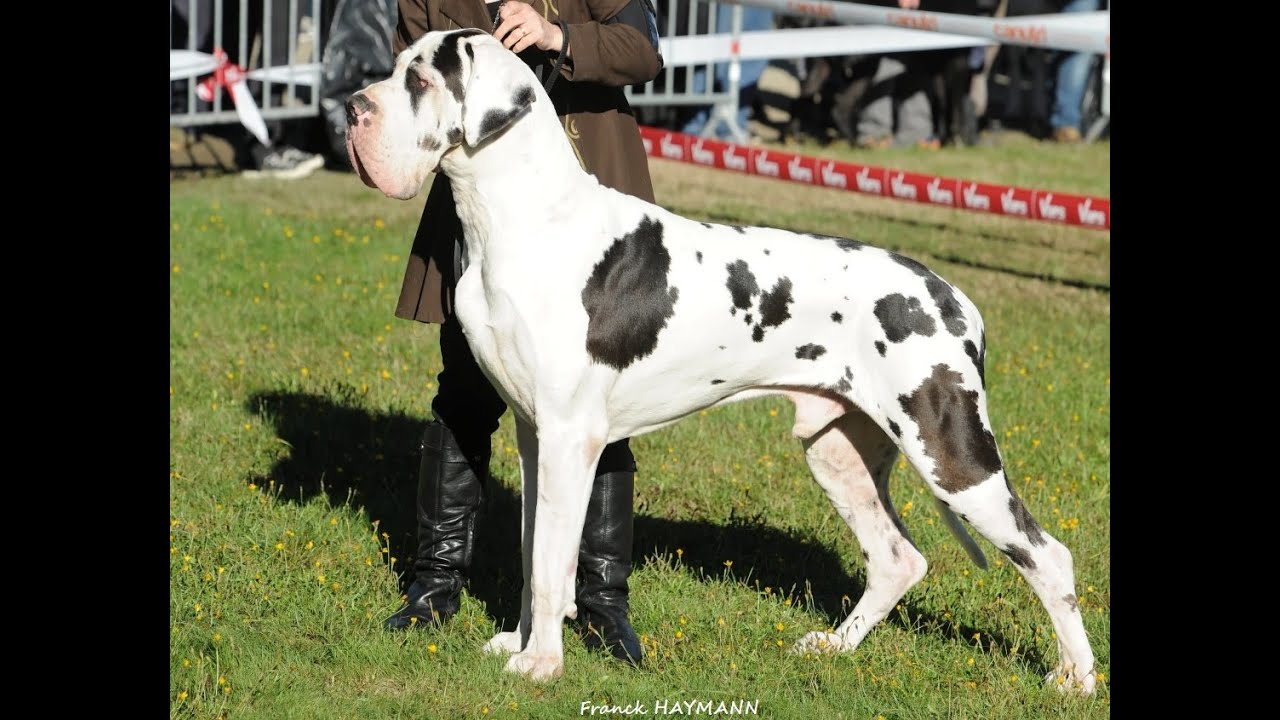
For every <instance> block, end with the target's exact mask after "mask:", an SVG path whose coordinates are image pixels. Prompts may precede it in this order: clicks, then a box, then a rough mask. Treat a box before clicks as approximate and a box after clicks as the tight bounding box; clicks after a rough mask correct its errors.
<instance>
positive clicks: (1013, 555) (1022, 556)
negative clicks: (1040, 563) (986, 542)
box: [1004, 545, 1036, 570]
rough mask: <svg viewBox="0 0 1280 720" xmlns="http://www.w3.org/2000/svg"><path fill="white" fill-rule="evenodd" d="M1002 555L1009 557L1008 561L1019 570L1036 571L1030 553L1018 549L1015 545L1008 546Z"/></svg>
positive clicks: (1023, 549)
mask: <svg viewBox="0 0 1280 720" xmlns="http://www.w3.org/2000/svg"><path fill="white" fill-rule="evenodd" d="M1004 554H1005V555H1008V556H1009V560H1010V561H1011V562H1013V564H1014V565H1017V566H1018V567H1020V568H1025V569H1027V570H1035V569H1036V561H1035V560H1032V559H1031V553H1030V552H1027V549H1026V548H1020V547H1018V546H1017V545H1010V546H1009V547H1007V548H1005V549H1004Z"/></svg>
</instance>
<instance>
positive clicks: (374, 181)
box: [347, 30, 536, 200]
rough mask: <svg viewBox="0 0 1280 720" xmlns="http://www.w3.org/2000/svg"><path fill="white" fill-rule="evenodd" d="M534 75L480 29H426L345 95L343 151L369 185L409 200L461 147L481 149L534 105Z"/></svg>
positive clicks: (513, 55)
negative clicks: (390, 65)
mask: <svg viewBox="0 0 1280 720" xmlns="http://www.w3.org/2000/svg"><path fill="white" fill-rule="evenodd" d="M535 83H536V78H535V77H534V75H533V72H532V71H531V70H529V68H528V67H527V66H526V65H525V64H524V63H523V62H521V60H520V58H518V57H517V56H516V55H515V54H514V53H512V52H511V51H509V50H507V49H506V48H504V47H503V46H502V44H501V43H499V42H498V41H497V40H496V39H494V38H493V37H492V36H490V35H488V34H486V33H484V32H482V31H480V30H458V31H454V32H447V33H446V32H431V33H427V34H426V35H423V36H422V38H421V39H419V40H418V41H417V42H416V43H414V44H413V45H412V46H411V47H409V48H408V49H406V50H405V51H404V52H402V53H400V56H399V57H398V58H396V69H395V72H394V73H392V75H391V77H390V78H388V79H386V80H383V81H382V82H379V83H374V84H373V85H370V86H369V87H367V88H365V89H364V90H361V91H360V92H357V93H355V94H354V95H352V96H351V97H350V98H349V99H348V100H347V154H348V156H349V157H350V158H351V167H353V168H355V171H356V172H357V173H359V175H360V179H361V180H363V181H364V183H365V184H366V185H368V186H369V187H374V188H377V189H379V190H381V191H382V192H383V193H385V194H386V195H388V196H390V197H394V198H399V199H401V200H408V199H409V198H412V197H413V196H415V195H417V194H418V191H419V190H420V189H421V188H422V183H423V181H425V180H426V178H427V175H428V174H429V173H430V172H432V171H433V170H435V169H436V167H437V166H438V165H439V164H440V159H441V158H442V157H444V155H445V154H446V153H448V152H450V151H451V150H453V149H454V148H455V147H457V146H458V145H461V144H463V143H466V145H467V146H469V147H471V148H476V147H478V146H479V145H480V144H481V143H483V142H484V141H485V140H486V139H487V138H489V137H491V136H492V135H494V134H495V133H498V132H499V131H501V130H503V129H504V128H506V127H507V126H508V125H510V124H511V123H512V122H514V121H515V120H516V119H517V118H519V117H520V116H521V115H522V114H523V113H524V112H525V110H526V109H527V108H528V107H529V106H530V105H531V104H532V103H533V100H534V97H535V95H536V91H535V87H536V85H535Z"/></svg>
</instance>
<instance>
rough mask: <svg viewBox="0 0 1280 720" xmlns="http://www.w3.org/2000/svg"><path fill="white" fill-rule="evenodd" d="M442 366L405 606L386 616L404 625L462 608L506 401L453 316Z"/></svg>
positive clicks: (445, 332)
mask: <svg viewBox="0 0 1280 720" xmlns="http://www.w3.org/2000/svg"><path fill="white" fill-rule="evenodd" d="M440 356H441V360H442V361H443V365H444V368H443V369H442V370H441V371H440V374H439V376H438V377H437V381H438V383H439V390H438V391H437V393H436V397H435V399H434V400H433V401H432V403H431V409H432V412H433V414H434V415H435V418H434V419H432V420H431V421H430V422H429V423H427V427H426V430H425V431H424V432H423V435H422V460H421V464H420V466H419V471H418V502H417V505H418V507H417V519H418V552H417V554H416V556H415V557H414V561H413V568H414V571H415V578H414V581H413V584H412V585H410V586H409V591H408V593H407V595H408V597H407V600H406V602H405V605H404V607H402V608H400V610H398V611H397V612H396V613H395V614H394V615H392V616H391V617H390V618H388V619H387V621H386V626H387V628H389V629H392V630H399V629H403V628H406V627H410V626H412V625H415V624H430V623H443V622H445V621H446V620H448V619H449V618H450V617H452V616H453V614H454V613H456V612H457V611H458V606H459V594H460V592H461V590H462V585H463V583H464V582H465V581H466V572H467V570H468V569H469V568H470V566H471V557H472V551H473V549H474V547H475V529H476V512H477V511H478V509H479V508H480V501H481V498H482V480H481V479H482V478H483V477H485V475H486V474H487V473H488V468H489V442H490V437H491V436H492V435H493V432H494V431H495V430H497V429H498V420H499V418H501V417H502V413H503V412H504V411H505V410H506V404H505V403H503V401H502V398H501V397H499V396H498V393H497V392H496V391H495V390H494V389H493V386H492V385H490V384H489V381H488V379H486V378H485V377H484V375H483V373H481V371H480V367H479V366H478V365H477V364H476V361H475V358H474V357H473V356H472V354H471V349H470V348H469V347H468V346H467V340H466V337H464V336H463V334H462V328H461V327H460V326H459V325H458V322H457V319H456V318H452V317H451V318H449V319H448V320H447V321H446V322H445V323H444V324H443V325H441V326H440Z"/></svg>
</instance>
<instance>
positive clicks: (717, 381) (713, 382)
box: [711, 380, 724, 385]
mask: <svg viewBox="0 0 1280 720" xmlns="http://www.w3.org/2000/svg"><path fill="white" fill-rule="evenodd" d="M723 382H724V381H723V380H712V381H711V384H712V385H719V384H721V383H723Z"/></svg>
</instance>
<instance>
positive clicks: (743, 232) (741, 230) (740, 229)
mask: <svg viewBox="0 0 1280 720" xmlns="http://www.w3.org/2000/svg"><path fill="white" fill-rule="evenodd" d="M729 227H731V228H733V229H734V230H736V231H737V232H738V234H739V235H746V234H747V229H746V228H744V227H742V226H741V225H730V226H729Z"/></svg>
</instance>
